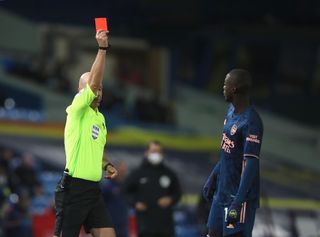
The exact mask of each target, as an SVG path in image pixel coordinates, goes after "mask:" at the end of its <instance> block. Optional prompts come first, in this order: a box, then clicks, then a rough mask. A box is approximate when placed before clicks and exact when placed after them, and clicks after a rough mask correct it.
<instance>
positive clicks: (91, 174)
mask: <svg viewBox="0 0 320 237" xmlns="http://www.w3.org/2000/svg"><path fill="white" fill-rule="evenodd" d="M95 98H96V96H95V94H94V93H93V91H92V90H91V88H90V86H89V85H88V84H87V86H86V88H84V89H82V90H81V91H80V92H79V93H78V94H77V95H76V96H75V97H74V99H73V101H72V104H71V105H70V106H68V108H67V109H66V112H67V121H66V126H65V130H64V147H65V152H66V159H67V164H66V168H68V169H69V173H70V175H71V176H72V177H75V178H81V179H85V180H90V181H99V180H100V179H101V176H102V159H103V151H104V146H105V144H106V137H107V129H106V125H105V119H104V116H103V115H102V114H101V113H100V112H99V111H98V110H94V109H92V108H91V107H90V104H91V103H92V101H93V100H94V99H95Z"/></svg>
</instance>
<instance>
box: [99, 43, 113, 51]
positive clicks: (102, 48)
mask: <svg viewBox="0 0 320 237" xmlns="http://www.w3.org/2000/svg"><path fill="white" fill-rule="evenodd" d="M110 47H111V45H110V44H108V46H107V47H102V46H99V49H101V50H106V51H107V50H108V49H109V48H110Z"/></svg>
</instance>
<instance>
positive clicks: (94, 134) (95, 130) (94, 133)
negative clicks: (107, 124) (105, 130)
mask: <svg viewBox="0 0 320 237" xmlns="http://www.w3.org/2000/svg"><path fill="white" fill-rule="evenodd" d="M99 133H100V129H99V127H98V126H97V125H93V126H92V134H91V135H92V138H93V139H94V140H96V139H97V138H98V136H99Z"/></svg>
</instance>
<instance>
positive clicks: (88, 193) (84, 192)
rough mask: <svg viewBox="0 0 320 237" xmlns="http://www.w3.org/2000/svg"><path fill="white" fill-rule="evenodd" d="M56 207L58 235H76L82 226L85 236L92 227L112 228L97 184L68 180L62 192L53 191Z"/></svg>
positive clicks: (76, 179) (71, 236) (70, 236)
mask: <svg viewBox="0 0 320 237" xmlns="http://www.w3.org/2000/svg"><path fill="white" fill-rule="evenodd" d="M55 206H56V226H55V231H54V234H55V235H57V236H59V235H60V233H61V236H62V237H63V236H68V237H73V236H78V235H79V231H80V228H81V226H82V225H83V226H84V228H85V231H86V232H87V233H89V232H90V230H91V229H92V228H113V223H112V221H111V217H110V214H109V212H108V211H107V208H106V205H105V203H104V200H103V197H102V194H101V191H100V188H99V182H92V181H88V180H83V179H78V178H71V177H70V182H69V183H68V185H66V187H65V189H63V190H61V189H58V188H57V189H56V192H55Z"/></svg>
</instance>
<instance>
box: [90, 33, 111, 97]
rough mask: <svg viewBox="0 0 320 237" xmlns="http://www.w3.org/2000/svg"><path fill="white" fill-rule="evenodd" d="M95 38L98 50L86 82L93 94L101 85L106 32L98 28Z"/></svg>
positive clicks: (104, 59)
mask: <svg viewBox="0 0 320 237" xmlns="http://www.w3.org/2000/svg"><path fill="white" fill-rule="evenodd" d="M96 40H97V42H98V45H99V50H98V53H97V56H96V59H95V60H94V63H93V64H92V67H91V70H90V75H89V79H88V84H89V86H90V88H91V90H92V91H93V93H94V94H96V93H97V91H98V90H99V88H100V87H101V84H102V80H103V75H104V70H105V64H106V57H105V56H106V51H107V48H108V46H109V42H108V32H106V31H104V30H98V31H97V33H96Z"/></svg>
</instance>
